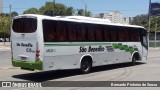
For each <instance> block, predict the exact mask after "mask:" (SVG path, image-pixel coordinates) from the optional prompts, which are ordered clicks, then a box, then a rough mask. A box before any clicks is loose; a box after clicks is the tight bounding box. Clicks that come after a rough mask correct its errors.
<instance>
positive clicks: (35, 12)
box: [23, 8, 39, 14]
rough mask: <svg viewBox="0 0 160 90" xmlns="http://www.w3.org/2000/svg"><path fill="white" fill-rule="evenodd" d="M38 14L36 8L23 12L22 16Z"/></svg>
mask: <svg viewBox="0 0 160 90" xmlns="http://www.w3.org/2000/svg"><path fill="white" fill-rule="evenodd" d="M38 13H39V10H38V9H36V8H30V9H28V10H26V11H24V12H23V14H38Z"/></svg>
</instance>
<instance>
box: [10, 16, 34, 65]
mask: <svg viewBox="0 0 160 90" xmlns="http://www.w3.org/2000/svg"><path fill="white" fill-rule="evenodd" d="M36 30H37V18H36V17H32V16H18V17H15V18H13V25H12V35H11V39H12V55H13V56H12V59H13V60H20V61H26V62H34V61H35V59H36V49H37V34H36Z"/></svg>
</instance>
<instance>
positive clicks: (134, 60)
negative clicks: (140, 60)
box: [131, 55, 136, 66]
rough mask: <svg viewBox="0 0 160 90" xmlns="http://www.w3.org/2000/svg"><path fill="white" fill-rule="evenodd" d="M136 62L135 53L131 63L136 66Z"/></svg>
mask: <svg viewBox="0 0 160 90" xmlns="http://www.w3.org/2000/svg"><path fill="white" fill-rule="evenodd" d="M135 63H136V55H133V57H132V62H131V65H132V66H134V65H135Z"/></svg>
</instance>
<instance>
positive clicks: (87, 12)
mask: <svg viewBox="0 0 160 90" xmlns="http://www.w3.org/2000/svg"><path fill="white" fill-rule="evenodd" d="M78 15H80V16H88V17H89V16H91V12H90V11H86V12H85V10H84V9H78Z"/></svg>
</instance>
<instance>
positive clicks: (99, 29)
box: [95, 25, 102, 41]
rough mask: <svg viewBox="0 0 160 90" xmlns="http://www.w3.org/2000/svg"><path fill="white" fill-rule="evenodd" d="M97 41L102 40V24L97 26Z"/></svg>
mask: <svg viewBox="0 0 160 90" xmlns="http://www.w3.org/2000/svg"><path fill="white" fill-rule="evenodd" d="M95 36H96V38H95V39H96V41H102V28H101V26H98V25H97V26H95Z"/></svg>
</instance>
